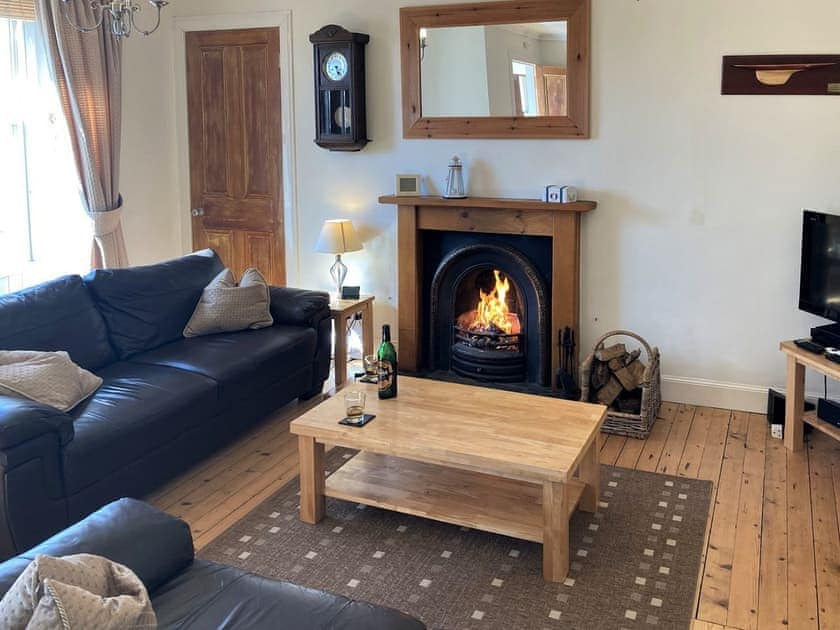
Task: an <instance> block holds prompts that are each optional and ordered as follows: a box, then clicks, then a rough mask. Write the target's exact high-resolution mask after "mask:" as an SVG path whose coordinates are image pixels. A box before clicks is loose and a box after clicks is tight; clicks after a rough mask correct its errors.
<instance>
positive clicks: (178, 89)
mask: <svg viewBox="0 0 840 630" xmlns="http://www.w3.org/2000/svg"><path fill="white" fill-rule="evenodd" d="M246 28H276V29H278V30H279V31H280V66H279V67H280V119H281V129H280V133H281V146H280V156H281V177H282V180H283V181H282V189H283V219H284V232H285V234H284V235H283V237H284V239H285V241H286V243H285V247H286V261H285V263H286V283H287V284H288V285H289V286H297V285H298V284H299V283H300V247H299V243H300V238H299V235H300V221H299V216H298V203H297V173H296V160H295V157H296V145H295V112H294V102H295V100H294V72H293V68H294V63H293V58H292V54H293V49H294V48H293V41H292V12H291V11H289V10H284V11H266V12H258V13H229V14H220V15H205V16H190V17H177V18H175V19H174V20H173V33H172V35H173V39H174V46H173V51H174V56H175V59H174V61H175V63H174V64H173V75H172V81H173V85H174V88H175V89H174V94H175V137H176V138H177V140H178V143H177V147H176V152H177V156H176V164H177V182H176V185H177V189H178V199H179V202H180V203H179V216H178V226H179V228H180V237H181V239H180V240H181V248H182V250H183V252H184V253H187V252H190V251H192V249H193V246H192V220H191V217H190V210H191V208H192V199H191V198H190V143H189V122H188V118H189V116H188V109H187V55H186V46H187V43H186V35H187V33H189V32H192V31H229V30H238V29H246Z"/></svg>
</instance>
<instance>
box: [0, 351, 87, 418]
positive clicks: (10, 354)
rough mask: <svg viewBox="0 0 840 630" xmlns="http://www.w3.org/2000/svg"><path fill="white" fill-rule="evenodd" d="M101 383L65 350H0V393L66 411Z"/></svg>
mask: <svg viewBox="0 0 840 630" xmlns="http://www.w3.org/2000/svg"><path fill="white" fill-rule="evenodd" d="M100 385H102V379H101V378H99V377H98V376H96V374H92V373H90V372H88V371H87V370H85V369H82V368H80V367H79V366H78V365H76V364H75V363H73V361H72V360H71V359H70V355H69V354H67V353H66V352H35V351H30V350H0V394H4V395H6V396H13V397H16V398H28V399H29V400H34V401H36V402H39V403H42V404H44V405H49V406H50V407H55V408H56V409H59V410H61V411H65V412H66V411H70V410H71V409H73V408H74V407H75V406H76V405H78V404H79V403H81V402H82V401H83V400H85V399H86V398H87V397H88V396H90V395H92V394H93V392H95V391H96V390H97V389H99V386H100Z"/></svg>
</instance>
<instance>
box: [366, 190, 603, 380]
mask: <svg viewBox="0 0 840 630" xmlns="http://www.w3.org/2000/svg"><path fill="white" fill-rule="evenodd" d="M379 201H380V203H385V204H394V205H397V206H398V210H397V219H398V220H397V240H398V243H397V251H398V255H399V261H398V270H397V272H398V273H397V276H398V310H399V324H398V334H399V353H400V370H401V371H402V372H406V373H409V374H426V375H430V376H433V377H436V378H437V377H438V376H439V375H440V374H443V375H454V376H455V377H457V378H469V379H470V380H471V381H472V382H474V383H477V384H490V385H491V386H496V387H504V388H506V389H507V388H514V389H520V390H522V391H531V392H535V393H544V392H546V390H548V392H550V387H551V385H552V381H553V375H554V373H555V372H556V371H557V370H558V369H559V368H560V343H559V335H558V334H557V333H558V331H560V330H562V329H563V328H565V327H568V328H570V329H571V330H573V331H574V332H575V333H578V325H579V315H580V227H581V216H582V215H583V214H584V213H587V212H590V211H592V210H594V209H595V207H596V204H595V203H594V202H591V201H579V202H576V203H568V204H548V203H542V202H540V201H535V200H528V199H525V200H523V199H491V198H479V197H471V198H468V199H458V200H454V199H441V198H440V197H395V196H385V197H380V199H379ZM497 272H498V282H497ZM502 293H504V299H502ZM500 302H503V303H504V304H503V305H502V304H500ZM488 309H489V310H490V311H491V312H497V311H498V310H500V311H501V312H498V313H497V314H496V315H497V316H496V321H495V323H494V322H492V321H491V322H488V321H487V318H486V315H487V310H488ZM482 313H484V315H485V317H483V319H482ZM514 316H515V317H514ZM477 320H478V321H477ZM576 337H577V338H579V335H577V334H576ZM573 361H576V357H575V358H574V359H573ZM443 378H447V376H443Z"/></svg>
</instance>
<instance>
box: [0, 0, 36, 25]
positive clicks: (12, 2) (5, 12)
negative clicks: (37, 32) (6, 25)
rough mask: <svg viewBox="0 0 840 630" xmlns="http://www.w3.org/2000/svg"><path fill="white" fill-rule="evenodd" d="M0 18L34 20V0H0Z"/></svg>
mask: <svg viewBox="0 0 840 630" xmlns="http://www.w3.org/2000/svg"><path fill="white" fill-rule="evenodd" d="M0 18H6V19H8V20H29V21H34V20H35V0H0Z"/></svg>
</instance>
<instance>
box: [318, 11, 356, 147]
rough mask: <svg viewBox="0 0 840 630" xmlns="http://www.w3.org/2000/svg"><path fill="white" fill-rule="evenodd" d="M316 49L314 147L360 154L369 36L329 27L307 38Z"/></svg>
mask: <svg viewBox="0 0 840 630" xmlns="http://www.w3.org/2000/svg"><path fill="white" fill-rule="evenodd" d="M309 41H310V42H312V44H313V46H314V48H315V144H317V145H318V146H319V147H323V148H325V149H329V150H330V151H361V150H362V149H363V148H364V146H365V145H366V144H367V143H368V142H370V140H368V137H367V112H366V107H365V45H366V44H367V43H368V42H369V41H370V37H369V36H368V35H365V34H363V33H351V32H350V31H348V30H346V29H344V28H342V27H340V26H336V25H334V24H331V25H329V26H325V27H324V28H322V29H321V30H319V31H318V32H316V33H313V34H312V35H310V36H309Z"/></svg>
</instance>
